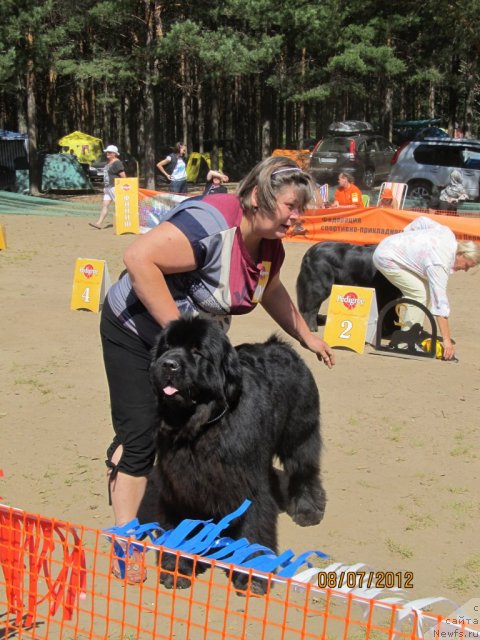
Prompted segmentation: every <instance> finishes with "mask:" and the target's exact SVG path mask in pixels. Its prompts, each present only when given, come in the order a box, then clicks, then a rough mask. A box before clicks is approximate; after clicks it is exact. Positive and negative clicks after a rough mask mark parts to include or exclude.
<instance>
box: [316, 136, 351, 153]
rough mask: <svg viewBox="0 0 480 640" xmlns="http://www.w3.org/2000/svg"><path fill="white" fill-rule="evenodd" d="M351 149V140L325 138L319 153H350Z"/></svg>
mask: <svg viewBox="0 0 480 640" xmlns="http://www.w3.org/2000/svg"><path fill="white" fill-rule="evenodd" d="M349 149H350V138H344V137H334V138H325V140H323V142H322V143H321V145H320V146H319V147H318V149H317V151H319V152H325V151H327V152H333V153H348V151H349Z"/></svg>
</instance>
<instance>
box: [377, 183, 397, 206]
mask: <svg viewBox="0 0 480 640" xmlns="http://www.w3.org/2000/svg"><path fill="white" fill-rule="evenodd" d="M381 196H382V197H381V198H380V200H379V202H378V206H379V207H389V208H390V209H399V208H400V207H399V206H398V202H397V200H396V199H395V198H394V197H393V192H392V190H391V189H389V188H388V187H386V188H385V189H384V190H383V191H382V194H381Z"/></svg>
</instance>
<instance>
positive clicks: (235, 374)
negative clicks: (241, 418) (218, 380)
mask: <svg viewBox="0 0 480 640" xmlns="http://www.w3.org/2000/svg"><path fill="white" fill-rule="evenodd" d="M229 347H230V348H229V349H228V350H227V352H226V354H225V356H224V358H223V359H222V369H223V374H224V376H225V385H224V393H225V399H226V401H227V404H228V406H229V407H230V409H233V407H235V406H236V405H237V403H238V400H239V398H240V394H241V392H242V365H241V364H240V359H239V357H238V354H237V351H236V349H234V348H233V347H232V346H231V345H229Z"/></svg>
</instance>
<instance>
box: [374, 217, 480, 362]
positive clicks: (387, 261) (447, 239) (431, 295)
mask: <svg viewBox="0 0 480 640" xmlns="http://www.w3.org/2000/svg"><path fill="white" fill-rule="evenodd" d="M479 263H480V243H478V242H473V241H470V240H469V241H461V242H457V240H456V238H455V234H454V233H453V231H452V230H451V229H449V227H447V226H445V225H443V224H440V223H438V222H435V221H434V220H431V219H430V218H427V217H426V216H420V217H418V218H416V220H414V221H413V222H411V223H410V224H408V225H407V226H406V227H405V229H404V230H403V231H402V232H401V233H396V234H394V235H392V236H388V237H387V238H384V239H383V240H382V241H381V242H380V243H379V244H378V246H377V248H376V249H375V251H374V253H373V264H374V265H375V266H376V268H377V269H378V270H379V271H380V272H381V273H383V275H384V276H385V277H386V278H387V280H389V281H390V282H391V283H392V284H394V285H395V286H396V287H398V288H399V289H400V291H401V292H402V294H403V296H404V297H406V298H411V299H412V300H415V301H417V302H420V303H421V304H423V305H424V306H427V307H428V308H429V310H430V311H431V313H432V315H433V316H434V317H435V319H436V322H437V324H438V328H439V330H440V333H441V335H442V336H443V347H444V353H443V358H444V360H453V359H454V358H455V346H454V344H453V342H452V338H451V335H450V326H449V322H448V317H449V315H450V304H449V302H448V297H447V284H448V277H449V275H450V274H451V273H453V272H455V271H468V270H469V269H471V268H472V267H475V266H476V265H478V264H479ZM424 315H425V314H424V313H423V312H422V310H421V309H420V308H419V307H416V306H414V305H408V306H407V309H406V311H405V315H404V318H403V322H404V324H403V326H402V330H408V329H410V327H411V326H412V325H413V324H415V323H417V322H418V323H419V324H420V325H423V321H424Z"/></svg>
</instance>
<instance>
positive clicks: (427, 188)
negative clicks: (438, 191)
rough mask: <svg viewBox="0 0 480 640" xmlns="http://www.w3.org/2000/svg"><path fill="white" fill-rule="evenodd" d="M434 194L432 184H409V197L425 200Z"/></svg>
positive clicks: (418, 181)
mask: <svg viewBox="0 0 480 640" xmlns="http://www.w3.org/2000/svg"><path fill="white" fill-rule="evenodd" d="M431 193H432V183H431V182H427V181H426V180H412V181H411V182H409V183H408V196H409V197H410V198H419V199H421V200H424V199H426V198H429V197H430V195H431Z"/></svg>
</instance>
